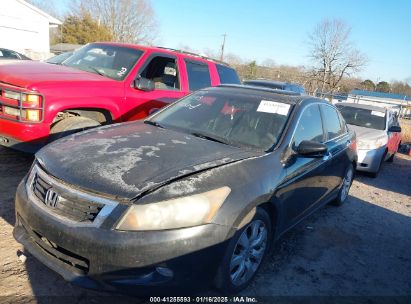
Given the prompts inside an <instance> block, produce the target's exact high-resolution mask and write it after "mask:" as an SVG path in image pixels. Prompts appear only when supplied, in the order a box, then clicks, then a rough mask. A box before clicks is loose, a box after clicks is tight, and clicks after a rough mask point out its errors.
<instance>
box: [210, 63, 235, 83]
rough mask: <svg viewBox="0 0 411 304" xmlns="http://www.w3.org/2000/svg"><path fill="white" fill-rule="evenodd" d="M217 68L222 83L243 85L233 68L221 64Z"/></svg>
mask: <svg viewBox="0 0 411 304" xmlns="http://www.w3.org/2000/svg"><path fill="white" fill-rule="evenodd" d="M216 67H217V72H218V76H219V77H220V83H222V84H223V83H231V84H241V81H240V78H238V74H237V72H236V71H235V70H234V69H233V68H230V67H228V66H225V65H221V64H216Z"/></svg>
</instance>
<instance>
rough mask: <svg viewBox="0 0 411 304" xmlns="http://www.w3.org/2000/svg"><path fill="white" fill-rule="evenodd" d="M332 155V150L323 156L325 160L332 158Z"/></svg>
mask: <svg viewBox="0 0 411 304" xmlns="http://www.w3.org/2000/svg"><path fill="white" fill-rule="evenodd" d="M332 157H333V155H332V154H331V152H327V154H326V155H324V156H323V161H327V160H330V159H331V158H332Z"/></svg>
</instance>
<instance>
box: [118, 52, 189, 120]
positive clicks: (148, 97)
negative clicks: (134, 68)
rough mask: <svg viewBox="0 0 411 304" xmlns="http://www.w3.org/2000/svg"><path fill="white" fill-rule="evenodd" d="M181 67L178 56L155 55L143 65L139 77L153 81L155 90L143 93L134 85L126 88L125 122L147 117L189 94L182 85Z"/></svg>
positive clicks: (123, 118)
mask: <svg viewBox="0 0 411 304" xmlns="http://www.w3.org/2000/svg"><path fill="white" fill-rule="evenodd" d="M179 67H180V65H179V62H178V60H177V57H176V56H173V55H167V54H153V55H151V56H150V57H149V58H148V59H147V60H146V62H145V64H143V66H142V67H141V68H140V70H139V72H138V77H143V78H146V79H149V80H151V81H152V82H153V83H154V90H152V91H142V90H139V89H137V88H134V86H133V85H131V86H130V87H128V88H126V98H125V103H124V107H125V109H124V111H123V113H124V114H123V117H122V120H123V121H128V120H136V119H142V118H145V117H147V116H148V115H150V114H152V113H153V112H154V111H155V110H158V109H160V108H162V107H164V106H166V105H168V104H170V103H172V102H174V101H176V100H177V99H180V98H182V97H184V96H185V95H187V94H188V90H187V89H186V88H183V87H182V85H181V77H180V76H181V75H180V74H181V73H180V68H179Z"/></svg>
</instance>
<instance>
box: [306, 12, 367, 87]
mask: <svg viewBox="0 0 411 304" xmlns="http://www.w3.org/2000/svg"><path fill="white" fill-rule="evenodd" d="M350 33H351V29H350V27H348V26H347V25H346V24H345V23H344V22H343V21H341V20H335V19H334V20H324V21H323V22H321V23H319V24H318V25H317V26H316V27H315V29H314V30H313V32H312V33H311V34H309V44H310V54H309V56H310V57H311V59H312V61H313V63H314V66H313V68H312V73H311V75H312V77H313V78H314V79H315V81H316V82H317V83H319V89H320V91H321V92H325V91H328V93H330V94H332V93H333V92H334V91H335V90H336V89H337V87H338V85H339V83H340V82H341V80H342V78H343V77H344V76H346V75H347V76H350V75H352V74H353V73H355V72H358V71H360V70H361V69H362V68H363V67H364V66H365V64H366V57H365V55H363V54H362V53H361V52H360V51H359V50H357V49H356V48H355V47H354V46H353V44H352V43H351V42H350V40H349V37H350Z"/></svg>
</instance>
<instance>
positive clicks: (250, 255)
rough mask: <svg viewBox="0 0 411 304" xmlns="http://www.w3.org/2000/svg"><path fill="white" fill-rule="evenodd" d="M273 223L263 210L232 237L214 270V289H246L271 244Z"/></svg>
mask: <svg viewBox="0 0 411 304" xmlns="http://www.w3.org/2000/svg"><path fill="white" fill-rule="evenodd" d="M271 239H272V224H271V220H270V217H269V215H268V214H267V212H266V211H265V210H264V209H263V208H257V211H256V214H255V215H254V218H253V219H252V220H251V222H250V223H248V224H247V225H246V226H245V227H243V228H242V229H241V230H239V231H237V233H236V234H235V235H234V236H233V237H232V238H231V240H230V241H229V244H228V246H227V249H226V252H225V254H224V257H223V259H222V261H221V264H220V266H219V268H218V270H217V275H216V277H215V282H214V283H215V286H216V287H217V288H218V289H220V290H221V291H223V292H224V293H230V294H231V293H237V292H239V291H240V290H242V289H244V288H246V287H247V286H248V285H249V284H250V283H251V281H252V280H253V278H254V276H255V275H256V273H257V272H258V270H259V268H260V266H261V264H262V262H263V260H264V258H265V256H266V254H267V252H268V250H269V248H270V244H271Z"/></svg>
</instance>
